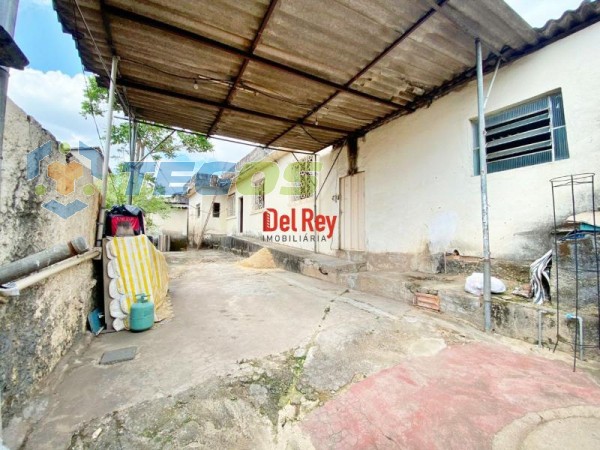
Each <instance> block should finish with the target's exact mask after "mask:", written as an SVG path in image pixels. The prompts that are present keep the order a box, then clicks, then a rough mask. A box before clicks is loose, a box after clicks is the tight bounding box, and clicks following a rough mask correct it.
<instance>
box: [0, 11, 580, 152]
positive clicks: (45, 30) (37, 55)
mask: <svg viewBox="0 0 600 450" xmlns="http://www.w3.org/2000/svg"><path fill="white" fill-rule="evenodd" d="M0 1H1V0H0ZM299 1H301V0H299ZM507 3H508V4H509V5H510V6H511V7H512V8H513V9H514V10H515V11H517V12H518V13H519V14H520V15H521V16H522V17H523V18H524V19H525V20H526V21H527V22H529V23H530V24H531V25H532V26H533V27H541V26H543V25H544V23H546V21H548V20H550V19H557V18H559V17H560V16H561V15H562V13H563V12H564V11H566V10H568V9H574V8H577V7H578V6H579V4H580V3H581V0H507ZM15 40H16V42H17V44H18V45H19V46H20V48H21V50H23V52H24V53H25V55H26V56H27V58H28V59H29V62H30V64H29V66H28V67H27V68H26V69H25V70H24V71H19V70H11V75H10V81H9V86H8V95H9V97H10V98H11V99H12V100H13V101H14V102H15V103H16V104H17V105H19V106H20V107H21V108H22V109H23V110H25V112H26V113H27V114H29V115H31V116H33V117H34V118H35V119H36V120H37V121H38V122H40V123H41V124H42V126H44V127H45V128H46V129H47V130H49V131H50V132H51V133H52V134H54V136H55V137H56V138H57V139H58V140H59V141H63V142H68V143H69V144H71V145H77V144H78V143H79V142H84V143H85V144H87V145H90V146H97V145H99V143H100V140H99V137H98V134H99V133H98V131H97V130H96V125H95V124H94V121H93V120H92V119H85V118H83V117H82V116H81V115H80V113H79V111H80V105H81V101H82V99H83V89H84V86H85V78H84V75H83V73H82V66H81V61H80V59H79V56H78V54H77V51H76V49H75V44H74V41H73V38H72V37H71V36H70V35H68V34H65V33H63V32H62V29H61V26H60V24H59V22H58V18H57V16H56V12H55V11H54V10H53V9H52V2H51V0H20V2H19V11H18V16H17V24H16V28H15ZM97 125H98V130H99V132H100V135H101V136H102V137H103V136H104V133H105V130H106V119H105V118H103V117H99V118H98V124H97ZM212 142H213V145H214V152H212V154H209V155H202V156H200V155H189V156H185V155H182V156H181V157H180V158H178V159H180V160H200V161H232V162H235V161H238V160H239V159H240V158H242V157H243V156H244V155H245V154H247V153H248V152H250V150H252V147H248V146H243V145H238V144H234V143H228V142H223V141H217V140H213V141H212Z"/></svg>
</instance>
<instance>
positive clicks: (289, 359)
mask: <svg viewBox="0 0 600 450" xmlns="http://www.w3.org/2000/svg"><path fill="white" fill-rule="evenodd" d="M239 259H240V258H238V257H236V256H234V255H232V254H229V253H223V252H219V251H213V250H207V251H200V252H187V253H172V254H170V255H169V256H168V260H169V266H170V272H171V290H170V295H171V298H172V302H173V309H174V313H175V316H174V318H173V319H170V320H167V321H165V322H163V323H160V324H156V325H155V327H154V328H153V329H152V330H150V331H147V332H144V333H138V334H133V333H129V332H121V333H114V334H106V335H101V336H100V337H98V338H91V339H88V341H87V344H89V345H86V343H82V344H81V345H80V346H78V347H77V348H75V349H74V350H73V351H72V352H71V353H70V354H69V355H68V356H67V357H66V358H65V359H64V361H63V362H62V363H61V364H60V365H59V367H58V368H57V370H55V372H54V373H53V374H52V375H51V376H50V377H49V380H48V383H47V385H46V386H45V387H44V388H43V389H42V390H41V391H40V393H39V395H38V397H37V398H36V399H35V400H34V401H33V402H32V403H31V405H30V406H29V407H28V409H27V410H26V411H25V413H24V415H23V417H22V418H18V419H15V420H13V422H12V423H11V424H10V425H9V427H8V429H7V430H5V442H6V444H8V446H9V447H10V448H13V449H15V448H19V447H21V448H25V449H36V450H37V449H46V448H47V449H59V448H102V449H107V448H115V449H118V448H126V449H127V448H136V449H137V448H140V449H149V448H157V449H159V448H313V447H314V448H318V449H321V448H340V449H342V448H343V449H347V448H360V449H369V448H477V449H483V448H498V449H500V448H501V449H504V448H506V449H508V448H520V447H523V448H527V449H535V448H565V447H564V442H563V441H561V440H560V439H558V437H557V438H555V440H554V441H552V440H550V441H548V440H545V441H543V439H542V440H541V439H540V436H545V435H547V434H548V429H547V428H548V427H549V425H548V423H553V424H555V425H556V428H557V429H564V430H567V429H573V430H577V434H576V437H574V439H575V440H574V441H568V442H571V443H574V444H578V445H579V447H577V448H600V436H599V434H598V433H597V432H595V431H594V430H595V429H596V425H597V424H598V423H599V421H600V388H599V386H598V384H597V383H596V381H595V379H594V377H593V376H592V375H590V374H594V373H598V367H597V365H594V364H592V363H582V364H581V367H580V369H579V370H578V372H577V373H573V372H572V369H571V367H570V362H571V360H570V355H565V354H560V353H556V354H551V353H550V352H548V351H547V350H538V349H536V348H530V346H528V345H526V344H524V343H519V342H516V341H510V340H508V339H502V338H500V337H497V336H487V335H484V334H482V333H480V332H478V331H476V330H473V329H472V328H469V327H462V326H460V325H457V324H455V323H452V322H446V321H445V320H444V318H443V317H442V316H440V315H438V314H434V313H429V312H426V311H421V310H417V309H414V308H412V307H411V306H408V305H406V304H403V303H400V302H396V301H393V300H390V299H385V298H381V297H376V296H373V295H368V294H363V293H360V292H348V291H344V290H343V289H342V288H340V287H339V286H336V285H333V284H329V283H326V282H322V281H318V280H315V279H311V278H307V277H304V276H302V275H298V274H294V273H290V272H284V271H281V270H277V269H272V270H259V269H247V268H243V267H240V266H239V265H237V264H236V263H237V262H238V261H239ZM129 346H137V347H138V353H137V356H136V358H135V359H134V360H133V361H128V362H123V363H119V364H117V365H113V366H100V365H99V364H98V361H99V359H100V357H101V356H102V354H103V353H104V352H105V351H107V350H112V349H118V348H123V347H129ZM586 372H587V373H586ZM545 414H546V415H547V417H546V416H544V415H545ZM542 419H544V420H542ZM546 419H547V420H546ZM541 427H545V428H541ZM561 436H562V435H561ZM577 436H579V438H577ZM577 439H579V441H577ZM563 440H564V439H563ZM541 441H543V445H542V443H541ZM549 442H550V444H549ZM553 442H554V444H555V445H554V444H553ZM586 446H588V447H586Z"/></svg>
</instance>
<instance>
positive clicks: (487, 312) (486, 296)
mask: <svg viewBox="0 0 600 450" xmlns="http://www.w3.org/2000/svg"><path fill="white" fill-rule="evenodd" d="M475 50H476V53H477V123H478V128H479V130H478V131H479V177H480V179H481V224H482V231H483V311H484V322H485V331H486V332H490V331H491V330H492V292H491V283H492V270H491V260H490V224H489V205H488V196H487V151H486V142H485V134H486V133H485V112H484V101H485V97H484V95H483V57H482V54H481V41H480V40H479V39H476V40H475Z"/></svg>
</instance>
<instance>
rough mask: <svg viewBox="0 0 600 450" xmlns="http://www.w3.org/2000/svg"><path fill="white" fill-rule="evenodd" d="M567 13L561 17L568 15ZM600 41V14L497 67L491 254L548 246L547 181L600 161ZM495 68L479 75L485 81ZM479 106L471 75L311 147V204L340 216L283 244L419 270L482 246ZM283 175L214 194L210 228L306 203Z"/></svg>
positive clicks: (253, 225) (278, 156) (235, 226)
mask: <svg viewBox="0 0 600 450" xmlns="http://www.w3.org/2000/svg"><path fill="white" fill-rule="evenodd" d="M564 21H566V24H567V25H566V26H568V21H569V17H566V18H565V19H564ZM563 25H564V24H563ZM549 26H556V23H553V22H551V23H550V25H549ZM542 32H544V31H542ZM548 32H549V31H548ZM598 42H600V23H594V24H591V25H589V26H587V27H583V28H582V29H578V30H577V31H576V32H573V33H572V34H570V35H568V36H567V37H565V38H563V39H561V40H558V41H556V42H554V43H552V44H551V45H548V46H546V47H543V48H541V49H539V50H537V51H535V52H534V53H531V54H529V55H527V56H524V57H522V58H521V59H519V60H516V61H514V62H511V63H510V64H508V65H506V66H502V65H501V66H500V68H499V70H498V73H497V76H496V79H495V81H494V83H493V87H492V89H491V91H490V95H489V98H488V101H487V105H486V117H487V119H486V120H487V141H488V142H487V145H488V167H489V172H490V174H489V176H488V192H489V204H490V237H491V249H492V255H493V256H494V257H500V258H507V259H513V260H527V261H533V260H534V259H536V258H538V257H539V256H541V255H542V254H543V253H545V252H546V251H547V250H548V249H549V248H551V235H550V230H551V226H552V195H551V189H550V183H549V180H550V179H551V178H553V177H557V176H561V175H568V174H576V173H581V172H598V169H600V126H599V125H600V122H599V118H600V107H599V106H598V98H599V95H600V61H599V60H598V49H597V43H598ZM492 78H493V74H488V75H487V76H486V77H485V90H486V91H487V90H488V88H489V87H490V84H491V81H492ZM476 115H477V93H476V84H475V81H472V82H470V83H468V84H466V85H463V86H461V87H459V88H457V89H455V90H454V91H453V92H451V93H449V94H448V95H445V96H443V97H441V98H439V99H437V100H435V101H434V102H433V103H432V104H431V105H430V106H429V107H427V108H422V109H419V110H417V111H416V112H414V113H413V114H410V115H407V116H403V117H400V118H397V119H395V120H393V121H390V122H389V123H387V124H386V125H383V126H381V127H379V128H377V129H375V130H374V131H371V132H369V133H368V134H367V135H366V136H365V137H364V138H360V139H359V140H358V141H357V142H356V141H355V142H352V140H350V145H348V143H347V144H345V145H344V146H343V147H342V148H335V149H331V148H329V149H326V150H324V151H322V152H319V153H318V154H317V161H318V162H320V163H322V164H323V166H322V169H321V170H320V172H319V175H318V183H317V184H318V188H317V189H318V190H319V191H320V195H319V198H318V199H317V202H316V209H317V213H322V214H328V215H335V216H337V217H338V221H337V224H336V230H335V233H334V234H333V236H332V238H331V239H328V240H326V241H321V240H318V241H317V243H316V244H314V243H307V242H289V241H288V242H285V243H286V244H287V245H293V246H299V247H304V248H308V249H314V250H316V251H318V252H321V253H328V254H334V255H335V254H343V253H344V252H366V254H367V255H368V258H369V261H370V262H371V264H372V265H374V266H378V265H389V264H394V265H398V266H401V267H404V268H406V269H420V270H428V268H430V267H431V259H432V258H431V256H432V255H436V254H439V253H441V252H444V251H453V250H455V249H456V250H458V251H459V252H460V253H461V254H467V255H473V256H480V255H481V247H482V231H481V209H480V205H481V198H480V195H481V194H480V177H479V170H478V168H477V167H478V155H477V152H476V150H477V146H478V143H477V140H476V133H475V129H476ZM260 151H262V152H263V153H265V151H264V150H262V149H261V150H260ZM304 156H305V155H301V154H296V155H292V154H290V153H283V152H279V151H273V152H271V153H268V154H267V153H265V155H263V157H262V160H264V161H275V162H277V164H278V165H279V170H280V173H283V172H284V170H285V167H286V166H287V165H289V164H290V163H293V162H295V161H296V158H297V159H301V158H302V157H304ZM238 165H239V164H238ZM328 174H329V175H328ZM327 175H328V176H327ZM237 183H238V184H239V183H240V179H239V178H238V180H237ZM289 185H290V183H289V182H287V181H285V180H284V179H283V177H280V178H279V180H278V181H277V186H276V188H275V190H273V191H272V192H271V193H268V192H267V193H266V195H263V191H261V188H260V180H259V179H254V180H253V181H252V186H256V189H257V190H256V192H255V193H254V195H252V194H248V192H247V191H246V193H245V194H241V193H240V192H239V189H236V188H235V185H232V187H231V189H230V190H229V195H228V196H227V197H225V196H220V197H219V200H218V201H219V203H222V205H221V208H222V210H224V211H226V214H227V217H226V220H225V221H224V222H223V221H221V222H219V223H218V224H217V223H216V222H211V223H210V224H211V225H210V226H211V230H218V231H219V232H221V233H227V234H238V235H246V236H255V237H260V236H262V235H263V234H264V233H263V224H262V212H263V208H265V207H266V208H275V209H277V210H278V211H280V213H286V214H289V211H290V209H291V208H302V207H306V208H313V206H314V197H312V196H310V197H308V198H304V199H303V198H298V197H293V196H287V197H286V196H282V195H280V193H279V188H280V187H282V186H289ZM238 187H239V186H238ZM582 195H583V194H582ZM596 198H598V196H596ZM209 201H210V199H209ZM569 201H570V200H569V199H567V198H564V199H563V198H557V208H558V214H559V219H564V217H566V216H567V215H569V211H570V209H569V208H570V203H569ZM223 203H224V205H223ZM218 227H221V228H218Z"/></svg>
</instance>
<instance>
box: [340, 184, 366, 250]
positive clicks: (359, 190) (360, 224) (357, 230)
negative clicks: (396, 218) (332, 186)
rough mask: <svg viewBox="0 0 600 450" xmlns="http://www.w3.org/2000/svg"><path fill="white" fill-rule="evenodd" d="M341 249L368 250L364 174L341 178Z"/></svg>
mask: <svg viewBox="0 0 600 450" xmlns="http://www.w3.org/2000/svg"><path fill="white" fill-rule="evenodd" d="M340 249H342V250H353V251H364V250H365V249H366V246H365V173H364V172H359V173H357V174H355V175H349V176H347V177H343V178H340Z"/></svg>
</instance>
